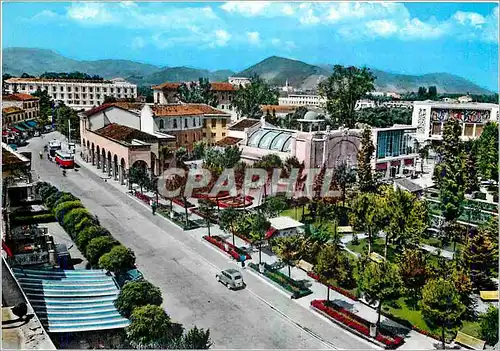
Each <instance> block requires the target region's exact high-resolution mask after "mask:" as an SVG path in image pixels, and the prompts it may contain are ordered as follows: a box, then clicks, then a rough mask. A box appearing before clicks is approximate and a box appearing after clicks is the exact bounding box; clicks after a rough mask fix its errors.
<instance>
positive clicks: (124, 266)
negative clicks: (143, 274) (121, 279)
mask: <svg viewBox="0 0 500 351" xmlns="http://www.w3.org/2000/svg"><path fill="white" fill-rule="evenodd" d="M134 265H135V254H134V252H133V251H132V250H131V249H127V248H126V247H125V246H123V245H118V246H115V247H113V248H112V249H111V251H110V252H108V253H106V254H104V255H102V256H101V258H100V259H99V267H101V268H103V269H106V270H108V271H110V272H114V273H122V272H126V271H128V270H130V269H132V268H134Z"/></svg>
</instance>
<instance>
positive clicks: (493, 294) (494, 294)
mask: <svg viewBox="0 0 500 351" xmlns="http://www.w3.org/2000/svg"><path fill="white" fill-rule="evenodd" d="M479 296H480V297H481V300H483V301H498V290H496V291H480V292H479Z"/></svg>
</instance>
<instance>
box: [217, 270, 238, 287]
mask: <svg viewBox="0 0 500 351" xmlns="http://www.w3.org/2000/svg"><path fill="white" fill-rule="evenodd" d="M215 278H216V279H217V281H218V282H220V283H222V284H224V285H225V286H226V287H227V288H228V289H241V288H243V287H245V282H244V281H243V276H242V275H241V273H240V272H239V271H238V270H237V269H234V268H230V269H225V270H223V271H222V272H220V273H217V274H216V275H215Z"/></svg>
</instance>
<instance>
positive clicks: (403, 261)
mask: <svg viewBox="0 0 500 351" xmlns="http://www.w3.org/2000/svg"><path fill="white" fill-rule="evenodd" d="M398 267H399V272H400V273H401V279H402V281H403V284H404V287H405V288H406V289H407V290H408V291H409V292H410V293H411V295H412V297H413V300H414V301H415V303H417V300H418V296H419V295H420V290H421V289H422V288H423V286H424V285H425V282H426V281H427V279H428V277H429V272H428V269H427V262H426V257H425V256H424V254H423V253H422V251H420V250H415V249H413V250H412V249H406V250H404V252H403V254H402V255H401V256H400V257H399V260H398Z"/></svg>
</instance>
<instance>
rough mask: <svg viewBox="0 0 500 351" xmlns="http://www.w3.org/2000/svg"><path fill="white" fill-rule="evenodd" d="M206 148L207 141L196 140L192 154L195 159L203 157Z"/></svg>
mask: <svg viewBox="0 0 500 351" xmlns="http://www.w3.org/2000/svg"><path fill="white" fill-rule="evenodd" d="M206 149H207V143H205V142H204V141H197V142H196V143H194V145H193V151H192V153H191V154H192V156H193V159H195V160H202V159H203V158H204V157H205V152H206Z"/></svg>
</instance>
